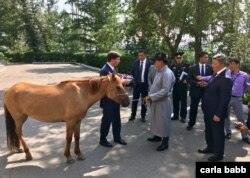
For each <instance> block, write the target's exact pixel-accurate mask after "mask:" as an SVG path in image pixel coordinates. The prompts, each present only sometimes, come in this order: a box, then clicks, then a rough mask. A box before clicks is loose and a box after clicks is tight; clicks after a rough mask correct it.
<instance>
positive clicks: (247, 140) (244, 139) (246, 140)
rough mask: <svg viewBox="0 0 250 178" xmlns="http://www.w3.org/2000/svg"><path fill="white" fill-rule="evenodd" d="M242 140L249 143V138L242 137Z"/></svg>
mask: <svg viewBox="0 0 250 178" xmlns="http://www.w3.org/2000/svg"><path fill="white" fill-rule="evenodd" d="M242 141H244V142H246V143H247V144H250V140H249V139H248V138H247V137H244V138H242Z"/></svg>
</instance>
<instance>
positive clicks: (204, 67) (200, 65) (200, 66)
mask: <svg viewBox="0 0 250 178" xmlns="http://www.w3.org/2000/svg"><path fill="white" fill-rule="evenodd" d="M202 65H203V69H204V74H206V64H201V63H199V68H200V74H202V71H201V70H202Z"/></svg>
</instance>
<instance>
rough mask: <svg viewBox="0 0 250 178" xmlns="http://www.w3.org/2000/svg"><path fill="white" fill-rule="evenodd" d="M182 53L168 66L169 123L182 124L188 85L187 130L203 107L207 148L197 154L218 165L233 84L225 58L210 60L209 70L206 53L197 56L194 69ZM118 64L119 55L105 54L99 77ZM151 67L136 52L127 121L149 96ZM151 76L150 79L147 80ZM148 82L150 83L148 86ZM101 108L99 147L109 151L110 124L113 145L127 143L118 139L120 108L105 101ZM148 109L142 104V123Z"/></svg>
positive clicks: (142, 56) (141, 51) (142, 53)
mask: <svg viewBox="0 0 250 178" xmlns="http://www.w3.org/2000/svg"><path fill="white" fill-rule="evenodd" d="M182 55H183V53H181V52H177V53H176V54H175V63H174V64H172V65H171V66H170V69H171V70H172V71H173V73H174V75H175V78H176V82H175V84H174V87H173V94H172V95H173V108H174V115H173V117H172V120H178V119H179V115H180V118H181V121H182V122H183V123H185V121H186V115H187V90H188V84H190V98H191V105H190V112H189V122H188V125H187V128H186V129H187V130H192V128H193V126H194V125H195V123H196V118H197V110H198V106H199V103H200V101H201V103H202V110H203V113H204V121H205V140H206V144H207V146H206V147H205V148H204V149H200V150H198V152H199V153H213V154H214V155H213V156H211V157H209V158H208V160H209V161H219V160H221V159H223V155H224V144H225V135H224V122H225V118H226V117H227V114H228V112H227V111H228V106H229V102H230V99H231V97H232V95H231V91H232V86H233V82H232V79H231V71H230V70H229V69H227V68H226V62H227V59H226V57H225V56H224V55H222V54H219V55H215V56H214V57H213V59H212V66H210V65H209V64H207V62H208V53H206V52H201V53H200V54H199V63H198V64H195V65H193V66H190V65H189V64H187V63H185V62H184V60H183V57H182ZM119 62H120V55H119V53H116V52H110V53H108V61H107V64H105V65H104V66H103V68H102V70H101V75H107V74H108V73H109V72H115V70H116V66H117V65H118V64H119ZM152 64H153V63H152V62H151V61H150V60H148V59H147V58H146V52H145V51H144V50H140V51H139V52H138V60H136V61H135V62H134V64H133V66H132V70H131V75H132V76H133V78H134V80H133V87H134V88H133V100H132V107H131V116H130V118H129V121H133V120H135V119H136V112H137V105H138V100H139V99H140V98H141V99H144V98H146V97H147V96H148V91H149V83H152V81H153V80H154V75H155V68H154V67H153V66H151V65H152ZM149 75H152V76H149ZM150 78H152V81H151V82H150ZM148 81H149V82H148ZM101 107H102V108H103V117H102V122H101V131H100V133H101V134H100V144H101V145H102V146H106V147H112V144H111V143H110V142H109V141H108V140H107V139H106V137H107V135H108V132H109V128H110V125H111V123H112V127H113V136H114V141H115V142H116V143H118V144H122V145H126V144H127V143H126V142H125V141H124V140H123V139H122V138H121V135H120V132H121V119H120V108H119V105H118V104H117V103H115V102H113V101H111V100H109V99H108V98H107V97H105V98H103V99H102V100H101ZM146 112H147V106H146V105H145V103H144V102H141V121H142V122H145V121H146V117H145V116H146Z"/></svg>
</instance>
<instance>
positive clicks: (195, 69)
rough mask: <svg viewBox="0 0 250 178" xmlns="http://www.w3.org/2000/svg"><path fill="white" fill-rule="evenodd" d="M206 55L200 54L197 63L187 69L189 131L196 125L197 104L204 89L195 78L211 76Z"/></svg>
mask: <svg viewBox="0 0 250 178" xmlns="http://www.w3.org/2000/svg"><path fill="white" fill-rule="evenodd" d="M207 61H208V53H207V52H204V51H203V52H201V53H200V54H199V63H198V64H195V65H193V66H192V67H191V68H190V69H189V73H188V77H187V81H188V83H189V84H190V92H189V95H190V98H191V104H190V112H189V122H188V126H187V130H191V129H192V128H193V126H194V125H195V123H196V117H197V110H198V106H199V103H200V101H201V99H202V97H203V94H204V88H205V87H206V82H205V81H200V80H197V78H196V77H197V76H211V75H212V74H213V69H212V67H211V66H210V65H208V64H207Z"/></svg>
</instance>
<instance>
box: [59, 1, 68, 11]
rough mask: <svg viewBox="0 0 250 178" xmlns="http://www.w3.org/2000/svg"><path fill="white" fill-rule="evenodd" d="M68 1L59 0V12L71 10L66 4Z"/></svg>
mask: <svg viewBox="0 0 250 178" xmlns="http://www.w3.org/2000/svg"><path fill="white" fill-rule="evenodd" d="M65 2H66V0H58V10H59V11H62V10H66V11H69V10H70V6H69V5H68V4H65Z"/></svg>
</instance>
